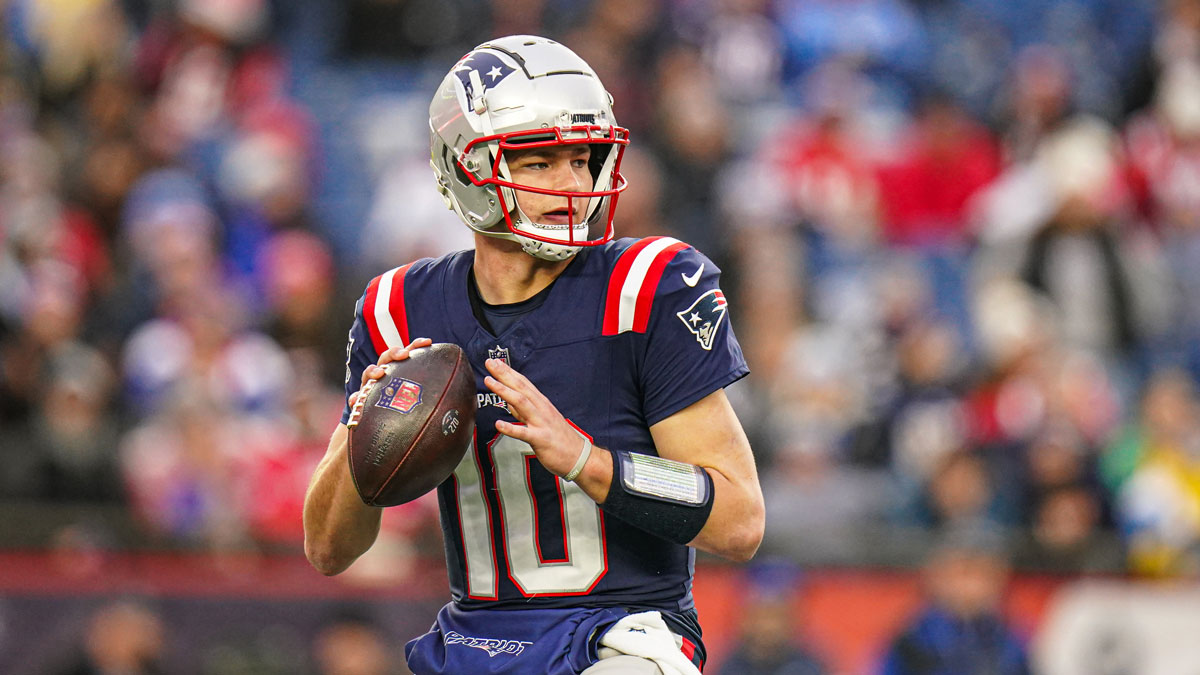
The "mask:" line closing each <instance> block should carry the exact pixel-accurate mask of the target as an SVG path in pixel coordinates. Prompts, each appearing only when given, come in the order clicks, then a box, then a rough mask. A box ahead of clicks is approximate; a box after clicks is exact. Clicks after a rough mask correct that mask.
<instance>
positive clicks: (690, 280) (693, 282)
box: [679, 263, 704, 286]
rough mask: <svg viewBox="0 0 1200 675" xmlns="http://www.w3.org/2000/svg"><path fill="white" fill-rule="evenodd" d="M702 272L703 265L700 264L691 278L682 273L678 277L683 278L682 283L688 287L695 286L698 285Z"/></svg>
mask: <svg viewBox="0 0 1200 675" xmlns="http://www.w3.org/2000/svg"><path fill="white" fill-rule="evenodd" d="M703 271H704V263H700V268H699V269H697V270H696V271H695V272H694V273H693V274H692V275H691V276H688V275H686V274H683V273H680V274H679V276H681V277H683V283H685V284H687V285H688V286H695V285H696V284H698V283H700V273H701V272H703Z"/></svg>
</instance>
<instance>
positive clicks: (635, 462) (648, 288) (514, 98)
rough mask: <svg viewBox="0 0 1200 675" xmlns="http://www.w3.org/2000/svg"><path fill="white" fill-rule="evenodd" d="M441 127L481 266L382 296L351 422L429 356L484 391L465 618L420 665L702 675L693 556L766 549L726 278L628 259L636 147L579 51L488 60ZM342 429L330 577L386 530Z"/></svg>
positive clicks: (460, 574) (462, 545)
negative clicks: (394, 368) (626, 234)
mask: <svg viewBox="0 0 1200 675" xmlns="http://www.w3.org/2000/svg"><path fill="white" fill-rule="evenodd" d="M429 111H430V114H429V125H430V138H431V143H430V146H431V147H430V149H431V153H432V165H433V172H434V176H435V178H436V181H437V188H438V190H439V191H440V192H441V194H442V196H443V197H444V198H445V201H446V204H447V206H448V207H449V208H451V209H453V210H454V211H455V213H457V214H458V215H459V217H460V218H461V219H462V221H463V222H464V223H466V225H467V226H468V227H470V228H471V229H472V230H474V233H475V234H474V236H475V249H474V250H473V251H461V252H458V253H454V254H450V255H446V256H443V257H441V258H437V259H423V260H418V261H415V262H411V263H409V264H406V265H403V266H401V267H398V268H396V269H393V270H390V271H388V272H386V273H384V274H382V275H380V276H379V277H376V278H375V279H373V280H372V281H371V282H370V284H368V286H367V289H366V292H365V293H364V295H363V297H362V299H360V300H359V301H358V305H357V307H356V315H355V320H354V324H353V327H352V329H351V331H350V344H349V347H348V350H347V351H348V354H349V357H348V363H347V370H348V372H347V380H346V392H347V399H348V403H347V408H346V410H347V413H348V411H349V409H350V405H351V404H352V402H353V399H354V396H356V395H357V390H358V389H359V388H360V387H361V386H363V385H365V384H366V383H367V382H369V381H371V380H373V379H377V378H378V377H380V376H381V375H382V374H383V370H382V368H380V367H379V366H380V365H382V364H384V363H387V362H389V361H393V360H399V359H404V358H406V357H407V355H408V352H409V350H411V349H413V348H416V347H420V346H424V345H427V344H429V343H430V342H431V341H432V342H452V343H454V344H457V345H459V346H460V347H462V348H463V350H464V351H465V352H466V355H467V358H468V359H469V360H470V362H471V364H472V366H473V368H474V372H475V375H476V381H477V386H478V394H477V403H478V410H477V414H476V430H475V438H474V442H473V444H472V446H471V448H469V449H468V452H467V454H466V456H465V457H464V459H463V461H462V462H461V463H460V464H459V466H458V468H457V469H456V470H455V472H454V474H453V476H452V477H451V478H449V479H447V480H446V481H445V482H444V483H443V484H442V485H441V486H440V487H439V488H438V500H439V505H440V508H441V523H442V529H443V533H444V539H445V549H446V558H447V564H448V567H449V577H450V586H451V588H450V590H451V595H452V598H453V599H452V601H451V602H450V603H449V604H447V605H446V606H445V607H444V608H443V609H442V610H441V612H439V614H438V616H437V620H436V622H435V623H434V625H433V627H432V628H431V630H430V632H429V633H427V634H425V635H423V636H421V637H418V638H417V639H415V640H413V641H412V642H409V643H408V645H407V647H406V654H407V657H408V663H409V667H410V668H412V669H413V671H414V672H416V673H420V674H422V675H423V674H426V673H465V672H488V673H502V672H503V673H550V674H553V675H558V674H567V673H579V672H586V673H589V675H595V674H598V673H609V672H611V673H647V674H653V673H660V672H661V673H664V674H667V673H696V672H698V669H699V667H701V666H702V664H703V662H704V659H705V651H704V646H703V643H702V642H701V635H700V625H699V622H698V617H697V614H696V610H695V608H694V605H693V602H692V594H691V586H692V572H693V567H694V560H695V551H694V549H700V550H703V551H708V552H710V553H714V554H717V555H720V556H723V557H726V558H729V559H731V560H735V561H745V560H748V559H749V558H750V557H751V556H753V555H754V553H755V551H756V549H757V548H758V545H759V543H760V541H761V539H762V535H763V502H762V493H761V490H760V488H759V484H758V477H757V473H756V470H755V466H754V460H753V456H752V454H751V450H750V446H749V443H748V442H747V440H746V435H745V433H744V432H743V430H742V427H741V424H740V423H739V422H738V419H737V417H736V416H735V414H734V412H733V409H732V408H731V406H730V404H729V401H728V400H727V398H726V396H725V393H724V387H726V386H728V385H729V384H731V383H733V382H735V381H736V380H738V379H740V378H742V377H743V376H745V375H746V373H747V372H748V369H747V367H746V363H745V360H744V359H743V357H742V352H741V348H740V347H739V346H738V342H737V339H736V338H735V337H734V334H733V330H732V328H731V327H730V320H729V317H728V312H729V307H728V303H727V302H726V299H725V296H724V294H723V293H722V292H721V289H720V287H719V285H718V280H719V274H720V271H719V270H718V269H717V267H716V265H714V264H713V263H712V261H710V260H709V259H708V258H706V257H705V256H704V255H703V254H701V253H700V252H698V251H697V250H695V249H694V248H692V247H690V246H688V245H687V244H685V243H683V242H681V241H677V240H675V239H671V238H669V237H649V238H646V239H640V240H633V239H616V240H614V239H613V213H614V210H615V207H616V205H617V202H618V200H619V195H620V192H621V190H622V189H623V188H624V187H625V181H624V178H623V177H622V176H621V171H620V165H621V156H622V154H623V152H624V149H625V147H626V145H627V144H628V142H629V139H628V132H627V130H626V129H624V128H622V127H620V126H618V124H617V121H616V119H615V118H614V116H613V110H612V99H611V97H610V96H609V94H608V92H607V91H605V89H604V87H603V86H602V85H601V83H600V81H599V79H598V78H597V77H596V74H595V73H594V72H593V71H592V69H591V68H590V67H589V66H588V64H587V63H585V62H584V61H583V60H582V59H580V58H579V57H578V56H577V55H575V54H574V53H573V52H572V51H571V50H569V49H567V48H566V47H564V46H562V45H560V44H558V43H556V42H554V41H551V40H548V39H545V38H540V37H532V36H513V37H506V38H502V39H497V40H492V41H489V42H487V43H485V44H482V45H480V46H479V47H476V48H475V49H474V50H472V51H471V52H470V53H468V54H467V55H466V56H464V57H463V58H462V59H461V60H460V61H459V62H458V63H457V64H455V66H454V67H453V68H452V69H451V71H450V73H449V74H448V75H447V76H446V77H445V79H444V80H443V81H442V83H441V86H440V87H439V88H438V90H437V92H436V93H435V95H434V97H433V102H432V103H431V105H430V109H429ZM680 114H687V113H686V111H680ZM415 336H422V337H421V338H419V339H412V338H414V337H415ZM346 419H347V418H346V415H345V414H344V415H343V418H342V424H340V425H338V427H337V429H336V430H335V431H334V433H333V437H332V439H331V440H330V444H329V449H328V451H327V454H326V456H325V457H324V459H323V460H322V462H321V464H320V465H319V466H318V468H317V470H316V472H315V474H314V476H313V480H312V483H311V485H310V487H309V490H308V494H307V496H306V501H305V508H304V528H305V552H306V554H307V556H308V558H309V560H310V561H311V562H312V564H313V565H314V566H315V567H316V568H317V569H318V570H320V571H321V572H323V573H325V574H337V573H339V572H341V571H342V570H344V569H346V568H347V567H348V566H349V565H350V564H351V563H352V562H353V561H354V560H355V559H356V558H357V557H358V556H359V555H361V554H362V553H363V552H364V551H366V550H367V549H368V548H369V547H370V546H371V544H372V543H373V542H374V540H375V537H376V534H377V532H378V528H379V522H380V509H378V508H374V507H370V506H365V505H364V504H363V502H362V501H361V500H360V499H359V497H358V495H357V493H356V491H355V488H354V486H353V483H352V481H351V477H350V472H349V468H348V462H347V458H346V448H347V430H346V426H345V422H346Z"/></svg>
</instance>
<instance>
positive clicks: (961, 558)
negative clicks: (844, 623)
mask: <svg viewBox="0 0 1200 675" xmlns="http://www.w3.org/2000/svg"><path fill="white" fill-rule="evenodd" d="M924 580H925V589H926V595H927V602H926V605H925V607H924V608H923V609H922V610H921V611H920V612H919V613H918V614H917V616H916V617H914V618H913V620H912V621H911V622H910V623H909V624H908V625H907V626H906V627H905V628H904V629H903V630H902V631H901V632H900V634H899V635H898V636H897V637H896V639H895V640H894V641H893V642H892V644H891V646H889V647H888V650H887V655H886V657H885V660H884V664H883V668H882V671H881V672H882V673H884V675H981V674H983V673H989V674H992V675H1027V674H1028V673H1029V672H1030V668H1029V663H1028V657H1027V655H1026V651H1025V646H1024V645H1023V644H1022V642H1021V641H1020V640H1019V639H1018V638H1017V636H1016V635H1015V634H1014V633H1013V630H1012V628H1010V627H1009V626H1008V624H1007V623H1006V622H1005V620H1004V617H1003V613H1002V612H1003V608H1002V600H1003V597H1004V590H1005V587H1006V585H1007V580H1008V553H1007V551H1006V545H1005V542H1004V540H1003V538H1002V537H1001V536H1000V535H999V534H998V533H997V532H995V531H994V530H990V529H986V528H982V527H980V526H978V525H973V524H965V525H959V526H956V527H952V528H950V529H949V530H947V531H946V532H945V534H944V536H943V538H942V540H941V542H939V544H938V545H937V547H936V548H935V549H934V551H933V552H932V554H931V555H930V557H929V560H928V561H927V562H926V564H925V574H924Z"/></svg>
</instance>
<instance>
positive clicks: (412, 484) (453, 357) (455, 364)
mask: <svg viewBox="0 0 1200 675" xmlns="http://www.w3.org/2000/svg"><path fill="white" fill-rule="evenodd" d="M384 370H386V371H387V374H386V375H384V376H383V377H381V378H379V379H378V380H376V381H375V382H374V383H373V384H372V385H371V386H370V388H369V389H368V390H367V393H366V394H365V395H363V394H360V395H359V397H358V400H357V401H355V404H354V409H353V410H351V411H350V419H349V420H348V421H347V422H346V426H347V427H348V428H349V431H350V438H349V444H350V448H349V453H348V454H349V456H350V475H351V476H352V477H353V479H354V486H355V487H356V488H357V489H358V495H359V496H360V497H362V500H363V502H365V503H366V504H369V505H371V506H395V505H397V504H403V503H405V502H408V501H412V500H414V499H416V498H417V497H420V496H421V495H423V494H425V493H426V492H429V491H430V490H432V489H433V488H435V487H437V486H438V485H439V484H441V482H442V481H444V480H446V478H447V477H448V476H449V475H450V474H451V473H453V472H454V468H455V467H456V466H458V463H459V461H461V460H462V458H463V455H464V454H466V451H467V448H468V446H469V444H470V442H471V438H472V436H473V433H474V428H475V375H474V374H473V373H472V372H471V364H469V363H468V362H467V358H466V355H465V354H463V351H462V349H460V348H459V347H458V345H453V344H448V343H438V344H434V345H432V346H430V347H422V348H421V349H416V350H414V351H413V352H412V353H411V354H409V357H408V358H407V359H405V360H403V361H393V362H392V363H389V364H387V365H385V366H384Z"/></svg>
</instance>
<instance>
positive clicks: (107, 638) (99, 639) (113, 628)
mask: <svg viewBox="0 0 1200 675" xmlns="http://www.w3.org/2000/svg"><path fill="white" fill-rule="evenodd" d="M164 632H165V627H164V626H163V622H162V619H161V618H160V617H159V616H158V614H157V613H156V612H154V611H153V610H152V609H150V608H149V607H147V606H145V605H143V604H141V603H138V602H134V601H126V600H119V601H117V602H113V603H110V604H106V605H104V606H102V607H100V609H98V610H96V612H95V613H94V614H92V616H91V618H90V619H89V621H88V627H87V632H86V633H85V634H84V637H83V640H82V644H81V645H80V647H79V652H80V653H79V654H78V655H77V656H76V657H75V659H76V660H75V661H74V662H73V663H71V664H70V665H68V666H66V667H63V668H61V669H58V670H55V671H53V672H54V673H55V675H112V674H113V673H120V674H121V675H165V673H166V670H164V669H163V667H162V665H161V663H160V661H161V659H162V656H163V648H164V637H165V636H164Z"/></svg>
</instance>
